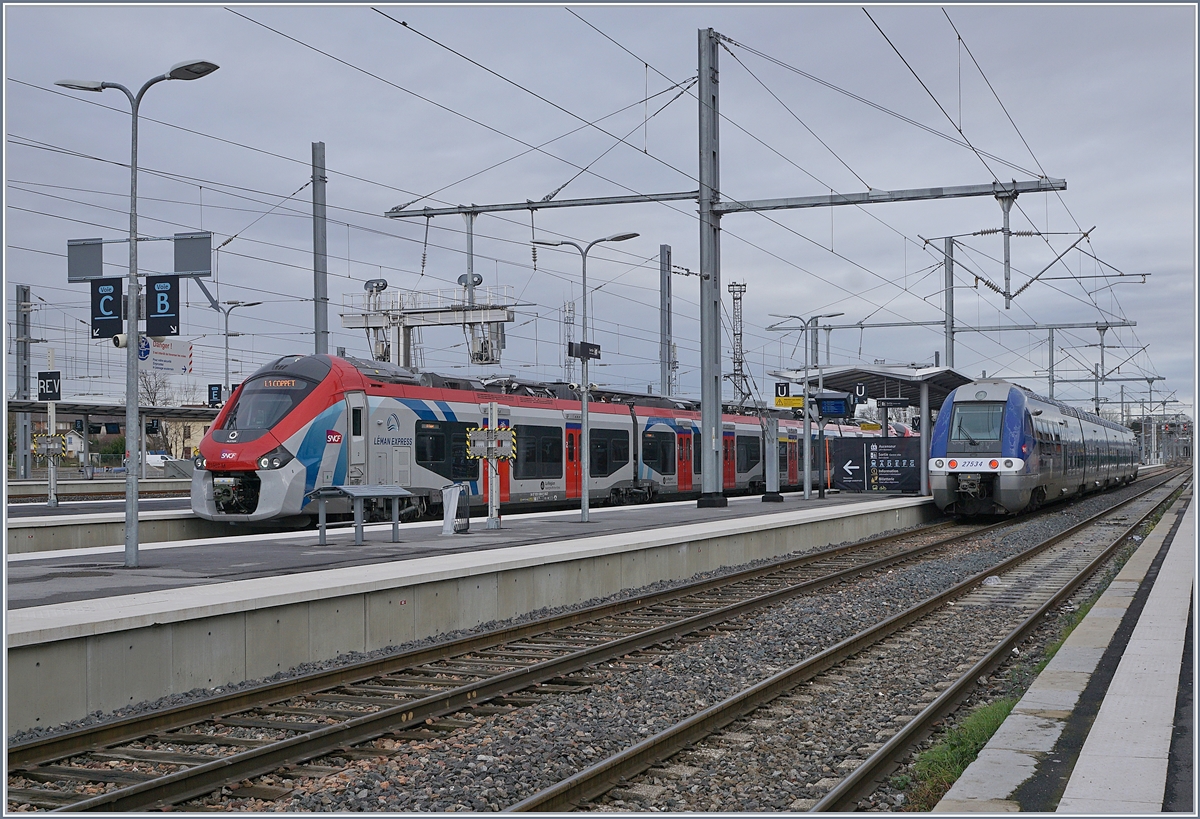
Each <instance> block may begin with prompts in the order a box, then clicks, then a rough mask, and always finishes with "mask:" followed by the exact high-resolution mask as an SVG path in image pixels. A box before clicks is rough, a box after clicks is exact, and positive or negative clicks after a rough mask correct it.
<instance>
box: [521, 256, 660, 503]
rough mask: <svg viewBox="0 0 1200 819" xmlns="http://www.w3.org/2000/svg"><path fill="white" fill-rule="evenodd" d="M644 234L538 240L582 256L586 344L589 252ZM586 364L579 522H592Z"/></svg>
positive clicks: (584, 359)
mask: <svg viewBox="0 0 1200 819" xmlns="http://www.w3.org/2000/svg"><path fill="white" fill-rule="evenodd" d="M640 235H641V234H639V233H614V234H613V235H611V236H605V237H604V238H603V239H596V240H595V241H593V242H590V243H589V244H588V245H587V246H586V247H583V246H581V245H578V244H576V243H575V242H570V241H567V240H566V239H534V240H533V243H534V244H535V245H546V246H548V247H558V246H559V245H570V246H571V247H573V248H575V249H576V250H578V251H579V255H580V256H581V257H582V258H583V336H582V339H581V340H582V341H583V342H586V341H587V337H588V322H587V301H588V289H587V256H588V251H589V250H591V249H592V248H593V247H595V246H596V245H598V244H600V243H601V242H624V241H625V240H627V239H635V238H637V237H638V236H640ZM581 360H582V362H583V365H582V366H583V383H582V384H580V386H579V389H580V406H581V412H580V424H579V426H580V435H581V437H582V438H583V443H582V444H581V445H580V447H579V450H580V453H579V454H580V458H579V468H580V471H581V472H582V478H581V480H580V483H581V484H582V487H583V488H582V489H581V490H580V492H579V496H580V502H579V522H580V523H587V522H588V492H589V490H590V488H591V478H592V476H591V457H590V456H591V448H592V443H591V437H590V434H589V433H590V429H589V427H588V392H589V390H590V388H591V384H590V383H589V382H588V359H587V356H582V358H581Z"/></svg>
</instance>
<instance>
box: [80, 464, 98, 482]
mask: <svg viewBox="0 0 1200 819" xmlns="http://www.w3.org/2000/svg"><path fill="white" fill-rule="evenodd" d="M95 474H96V467H94V466H92V465H91V464H84V465H83V479H84V480H85V481H90V480H91V479H92V478H93V477H94V476H95Z"/></svg>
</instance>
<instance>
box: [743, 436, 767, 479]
mask: <svg viewBox="0 0 1200 819" xmlns="http://www.w3.org/2000/svg"><path fill="white" fill-rule="evenodd" d="M761 443H762V442H761V441H760V440H759V439H758V438H756V437H755V436H753V435H739V436H737V471H738V472H749V471H750V470H751V469H754V467H756V466H758V463H759V461H761V460H762V455H761V451H762V450H761V447H760V444H761Z"/></svg>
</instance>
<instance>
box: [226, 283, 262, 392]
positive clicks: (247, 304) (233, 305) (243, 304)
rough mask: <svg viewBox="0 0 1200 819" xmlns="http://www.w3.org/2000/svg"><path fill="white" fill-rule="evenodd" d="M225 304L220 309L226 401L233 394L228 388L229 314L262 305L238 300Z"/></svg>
mask: <svg viewBox="0 0 1200 819" xmlns="http://www.w3.org/2000/svg"><path fill="white" fill-rule="evenodd" d="M225 304H227V305H229V306H228V307H225V308H224V309H222V310H221V312H222V313H224V314H225V385H224V388H225V398H226V399H228V398H229V396H230V395H232V394H233V390H232V389H230V386H229V314H230V313H232V312H233V311H234V310H235V309H237V308H238V307H257V306H258V305H260V304H262V302H261V301H241V300H238V299H234V300H231V301H227V302H225ZM234 335H235V336H240V335H241V333H234Z"/></svg>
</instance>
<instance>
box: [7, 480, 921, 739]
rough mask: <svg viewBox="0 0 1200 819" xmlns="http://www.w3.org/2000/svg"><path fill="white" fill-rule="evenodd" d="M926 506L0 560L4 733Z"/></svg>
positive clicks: (427, 530) (844, 503)
mask: <svg viewBox="0 0 1200 819" xmlns="http://www.w3.org/2000/svg"><path fill="white" fill-rule="evenodd" d="M938 516H939V515H938V512H937V509H936V507H934V505H933V503H932V501H931V500H930V499H929V498H915V497H897V496H891V497H880V496H879V495H878V494H864V495H851V494H838V495H831V496H830V497H828V498H826V499H825V500H817V499H815V498H814V499H813V500H810V501H803V500H801V499H799V496H798V495H794V494H789V495H785V502H784V503H783V504H764V503H762V502H761V499H760V498H759V497H757V496H752V497H746V498H733V499H731V500H730V503H729V506H728V507H727V508H723V509H697V508H696V504H695V502H678V503H664V504H653V505H648V506H627V507H607V508H600V509H593V510H592V520H591V522H590V523H588V524H582V523H580V522H579V512H578V510H567V511H561V512H539V513H534V514H528V515H512V516H507V517H505V518H504V524H503V528H501V529H498V530H488V529H486V528H484V526H483V520H482V519H478V518H474V519H472V527H471V531H470V532H469V533H465V534H458V535H447V536H442V535H441V528H442V525H441V522H432V521H431V522H418V523H409V524H405V525H404V526H403V527H402V529H401V540H402V542H401V543H399V544H395V543H392V542H391V524H390V523H385V524H378V525H372V526H368V527H367V530H366V537H365V542H364V543H363V544H362V545H361V546H355V545H354V542H353V541H354V533H353V531H352V530H345V529H343V530H333V531H331V532H330V533H329V537H328V543H327V545H326V546H319V545H318V543H317V534H316V533H315V532H309V531H305V532H293V533H277V534H259V535H249V536H241V537H238V536H235V537H223V538H218V539H205V540H192V541H180V542H172V543H157V544H146V545H144V546H143V547H142V548H141V550H140V553H139V558H140V559H139V568H137V569H126V568H124V567H123V548H122V547H119V546H111V547H93V548H81V549H72V550H67V551H60V552H43V553H34V554H16V555H10V556H9V558H8V588H7V592H8V612H7V614H8V618H7V619H8V657H7V659H8V663H7V667H8V725H9V728H10V730H20V729H24V728H31V727H36V726H53V725H57V724H59V723H61V722H64V721H68V720H72V719H77V718H79V717H82V716H84V715H86V714H88V713H92V712H94V711H97V710H99V711H111V710H114V709H116V708H120V707H122V706H125V705H129V704H131V703H134V702H141V701H146V700H154V699H157V698H159V697H162V696H165V695H168V694H171V693H178V692H183V691H189V690H192V689H195V688H212V687H218V686H221V685H224V684H226V683H232V682H241V681H243V680H250V679H261V678H265V677H268V676H270V675H272V674H275V673H277V672H280V671H286V670H288V669H290V668H293V667H295V666H297V665H300V664H302V663H304V662H309V661H315V660H327V659H331V658H333V657H336V656H338V655H339V654H343V653H347V652H352V651H359V652H362V651H371V650H374V649H377V648H382V647H386V646H389V645H398V644H402V643H406V642H410V641H413V640H418V639H422V638H425V637H429V636H433V635H436V634H439V633H446V632H452V631H455V630H459V629H465V628H472V627H475V626H478V625H480V624H482V623H486V622H490V621H495V620H504V619H507V618H512V617H518V616H521V615H523V614H526V613H529V612H533V611H537V610H539V609H543V608H548V607H557V606H568V605H574V604H577V603H581V602H584V601H587V600H591V599H595V598H600V597H605V596H608V595H612V594H615V593H618V592H620V591H622V590H625V589H630V588H639V587H642V586H646V585H649V584H652V583H655V582H657V581H663V580H682V579H684V578H688V577H691V576H693V575H695V574H697V573H701V572H706V571H712V570H716V569H719V568H722V567H724V566H730V565H740V564H744V563H749V562H752V561H754V560H759V559H766V558H772V557H776V556H779V555H782V554H786V553H788V552H792V551H795V550H797V549H804V548H821V547H824V546H826V545H828V544H830V543H841V542H846V541H852V540H858V539H862V538H866V537H870V536H873V535H876V534H879V533H881V532H884V531H889V530H895V529H902V528H907V527H910V526H914V525H917V524H920V523H923V522H926V521H928V520H931V519H933V518H935V517H938Z"/></svg>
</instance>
